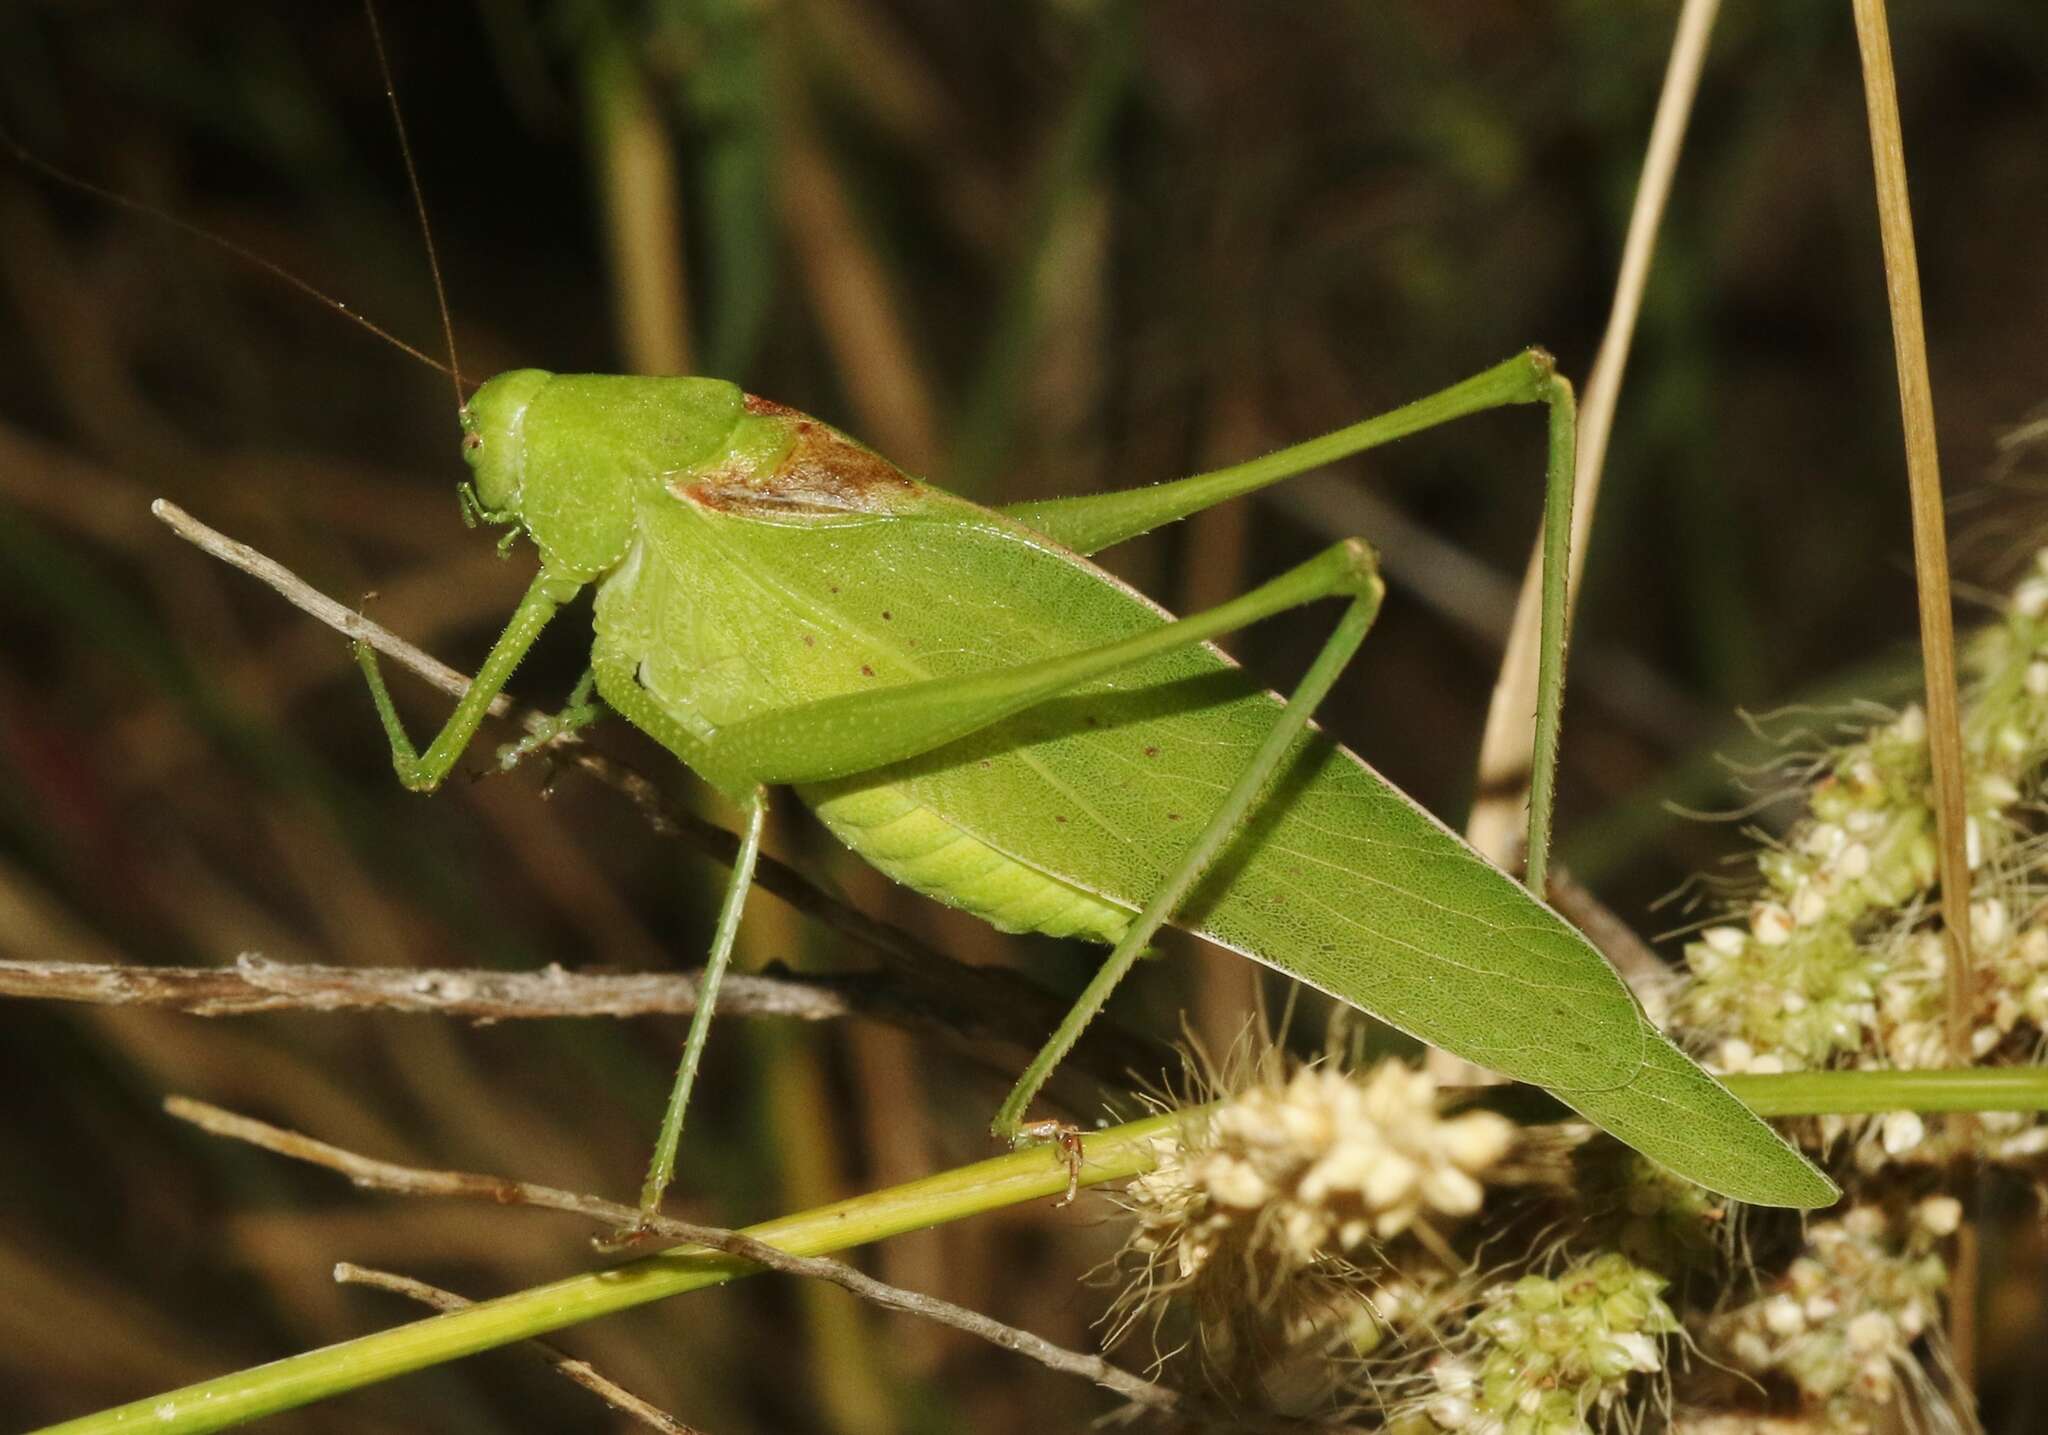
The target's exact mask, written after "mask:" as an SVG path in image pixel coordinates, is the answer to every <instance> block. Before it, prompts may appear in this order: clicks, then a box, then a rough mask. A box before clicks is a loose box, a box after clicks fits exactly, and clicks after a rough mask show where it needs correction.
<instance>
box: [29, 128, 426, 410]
mask: <svg viewBox="0 0 2048 1435" xmlns="http://www.w3.org/2000/svg"><path fill="white" fill-rule="evenodd" d="M0 148H4V149H6V150H7V151H8V152H9V153H11V154H12V155H13V156H14V157H15V158H16V159H18V160H20V161H21V162H22V163H23V164H24V165H26V166H28V168H30V169H32V170H34V171H35V172H36V173H37V174H40V175H42V176H43V177H44V178H45V179H49V180H52V181H54V182H55V183H57V184H61V185H63V186H65V187H66V188H67V189H75V190H77V191H78V192H79V193H81V194H86V195H90V196H91V197H92V198H94V199H97V200H99V201H100V202H101V203H102V204H111V205H113V206H115V207H116V208H118V209H125V210H127V211H129V212H130V213H131V214H139V215H141V216H142V217H143V218H145V219H153V220H155V221H156V222H157V223H159V224H168V225H169V226H171V228H173V229H175V230H178V231H179V232H181V233H184V234H189V235H191V236H192V237H193V238H194V239H203V240H205V241H206V242H207V243H208V244H211V245H212V246H213V247H214V248H216V249H221V250H225V251H226V252H227V253H229V254H232V255H233V256H234V257H235V258H237V259H239V260H241V261H242V262H243V263H244V264H253V265H254V266H255V267H256V268H258V269H261V270H262V271H264V272H265V273H266V274H269V275H270V276H271V277H272V278H274V279H281V280H283V281H284V282H285V283H286V284H289V285H291V287H292V288H294V289H296V290H298V291H299V292H300V293H301V294H304V295H305V296H306V297H307V298H309V299H312V300H314V301H315V302H316V303H320V304H324V305H326V306H327V307H328V308H329V309H332V310H333V311H334V312H335V313H337V314H339V315H341V317H342V318H344V319H346V320H348V321H349V322H350V323H351V324H355V325H357V326H359V327H361V328H363V329H367V330H369V332H371V333H372V334H375V335H376V336H377V337H378V338H380V339H382V340H383V341H384V342H385V343H387V344H389V345H390V346H391V347H392V348H394V349H397V350H398V351H399V352H400V353H404V354H409V355H411V356H412V357H413V358H415V359H418V360H419V361H420V362H421V363H423V364H425V365H426V366H427V367H428V368H430V369H438V370H440V371H441V372H442V373H444V374H453V373H454V372H455V370H454V368H453V367H452V366H451V365H448V364H444V363H442V362H441V361H440V360H439V359H436V358H434V357H433V356H432V355H430V354H426V353H423V352H422V351H421V350H419V349H415V348H414V347H413V346H412V345H410V344H408V343H406V342H405V340H403V339H401V338H399V337H398V336H397V335H396V334H393V333H392V332H391V331H390V330H388V329H384V328H381V327H379V326H378V325H376V324H374V323H372V322H371V321H370V320H368V319H366V318H364V317H363V316H362V315H361V314H358V313H357V312H356V311H355V310H353V309H351V308H349V306H348V305H346V304H344V303H342V301H341V300H339V299H337V298H335V297H334V296H333V295H331V294H325V293H322V292H321V291H320V290H318V289H315V288H314V287H313V286H312V285H311V284H308V283H307V282H306V281H305V280H303V279H301V278H300V277H299V276H298V275H296V274H294V273H292V272H291V270H289V269H287V268H285V267H284V266H283V265H282V264H279V263H277V262H276V261H275V260H272V259H265V258H264V257H263V256H262V255H261V254H258V253H257V252H256V251H255V250H253V249H248V248H245V247H244V246H242V245H240V244H237V243H235V241H234V240H232V239H226V238H223V237H222V236H220V235H218V234H215V233H214V232H213V231H212V230H210V229H202V228H200V227H199V226H198V225H196V224H193V223H192V222H191V221H189V220H184V219H180V218H178V216H177V215H175V214H172V213H170V212H169V211H168V210H163V209H159V208H157V207H156V206H155V205H153V204H145V203H144V202H143V201H141V200H139V199H131V198H129V197H128V196H127V195H125V194H121V193H118V192H116V191H114V190H111V189H108V188H106V187H105V186H104V185H98V184H94V183H93V182H92V181H91V180H89V179H84V178H81V177H80V176H78V175H75V174H73V173H71V172H70V171H69V170H66V169H61V168H59V167H58V166H56V165H54V164H52V163H50V161H48V160H46V159H44V158H43V157H42V156H40V155H37V154H34V153H32V152H30V151H29V150H28V149H27V148H26V147H24V146H23V145H22V144H21V142H20V141H19V140H17V139H15V137H14V136H13V135H12V134H10V133H8V132H7V131H6V130H5V129H0Z"/></svg>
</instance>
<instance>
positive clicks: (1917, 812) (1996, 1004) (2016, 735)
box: [1672, 550, 2048, 1165]
mask: <svg viewBox="0 0 2048 1435" xmlns="http://www.w3.org/2000/svg"><path fill="white" fill-rule="evenodd" d="M1970 668H1971V670H1972V674H1973V676H1972V681H1971V684H1970V688H1969V692H1968V693H1967V695H1966V699H1965V714H1964V750H1965V764H1966V767H1967V770H1968V772H1969V775H1970V778H1969V781H1970V786H1969V794H1968V806H1969V818H1968V826H1967V830H1966V846H1967V849H1968V851H1967V857H1968V861H1969V865H1970V867H1971V869H1972V871H1973V873H1974V874H1975V883H1974V889H1975V893H1976V898H1977V899H1976V900H1975V901H1973V903H1972V921H1971V941H1972V947H1973V973H1974V983H1973V1006H1972V1009H1971V1011H1970V1012H1969V1014H1968V1015H1969V1019H1970V1036H1969V1040H1970V1044H1971V1051H1972V1054H1973V1055H1974V1057H1975V1058H1976V1059H1977V1060H1979V1061H1986V1060H1989V1061H1993V1062H1999V1061H2032V1060H2035V1059H2037V1057H2038V1055H2039V1051H2040V1048H2041V1047H2042V1045H2043V1043H2044V1039H2048V927H2043V926H2041V925H2038V923H2039V921H2040V914H2039V913H2038V912H2036V911H2035V910H2034V908H2035V906H2036V905H2037V901H2038V892H2036V891H2034V890H2032V889H2030V888H2029V886H2028V882H2027V872H2028V869H2029V867H2030V865H2031V859H2032V858H2033V857H2034V856H2035V855H2036V852H2035V847H2036V846H2037V845H2038V839H2037V838H2030V823H2031V827H2034V828H2037V827H2038V823H2033V822H2031V819H2032V816H2033V815H2034V814H2037V813H2038V811H2039V809H2040V807H2041V799H2042V786H2043V784H2042V778H2041V767H2042V763H2043V759H2044V757H2048V550H2043V552H2042V553H2041V555H2039V557H2038V558H2037V560H2036V565H2035V569H2034V571H2033V572H2032V573H2031V574H2030V575H2029V576H2028V577H2027V578H2026V579H2025V581H2023V582H2022V583H2021V584H2020V585H2019V586H2018V588H2017V589H2016V590H2015V592H2014V594H2013V598H2012V601H2011V603H2010V605H2009V607H2008V611H2007V615H2006V619H2005V621H2004V622H2003V623H2000V624H1996V625H1994V626H1993V627H1992V628H1991V629H1989V630H1988V631H1987V632H1985V633H1984V634H1982V635H1981V636H1979V637H1978V638H1977V639H1976V640H1975V642H1974V643H1973V645H1972V648H1971V653H1970ZM1929 801H1930V776H1929V760H1928V756H1927V728H1926V719H1925V717H1924V715H1923V714H1922V713H1921V711H1920V710H1919V709H1918V708H1909V709H1907V710H1906V711H1905V712H1904V713H1903V714H1901V715H1899V716H1898V717H1896V718H1894V719H1892V720H1890V721H1887V722H1884V723H1881V724H1878V725H1876V726H1874V727H1872V728H1871V729H1869V730H1868V731H1867V732H1865V733H1864V734H1863V735H1862V736H1861V737H1860V738H1859V740H1857V741H1855V742H1853V743H1851V744H1849V745H1848V746H1846V747H1844V748H1842V749H1840V750H1839V751H1837V752H1835V753H1834V754H1833V755H1832V756H1831V757H1830V758H1829V760H1828V762H1827V764H1826V772H1825V775H1824V776H1823V777H1821V779H1820V780H1819V781H1818V782H1817V783H1815V784H1814V786H1813V787H1812V789H1811V791H1810V792H1809V793H1808V813H1807V815H1806V816H1805V817H1804V818H1802V819H1801V820H1800V821H1799V822H1798V823H1797V824H1795V825H1794V827H1793V828H1792V830H1791V831H1790V833H1789V834H1788V835H1787V837H1786V839H1785V841H1784V842H1783V844H1782V845H1779V846H1775V847H1772V848H1770V849H1768V850H1766V851H1765V852H1763V853H1762V854H1761V855H1760V856H1759V858H1758V869H1759V872H1760V874H1761V877H1762V890H1761V891H1760V892H1759V893H1758V894H1757V895H1756V897H1755V899H1754V900H1753V901H1751V902H1750V903H1749V904H1748V905H1747V907H1746V908H1744V909H1741V910H1739V911H1738V912H1734V913H1731V914H1730V916H1731V918H1733V920H1728V921H1724V922H1722V923H1720V924H1717V925H1714V926H1710V927H1708V928H1707V929H1706V930H1705V931H1703V932H1702V933H1701V934H1700V935H1699V937H1698V938H1697V939H1696V940H1694V941H1693V942H1691V943H1689V944H1688V945H1687V947H1686V953H1685V955H1686V966H1687V979H1686V981H1685V984H1684V985H1683V986H1682V988H1681V989H1680V991H1679V992H1678V994H1677V995H1676V997H1675V998H1674V1000H1673V1006H1672V1022H1673V1026H1674V1029H1675V1030H1676V1031H1677V1032H1678V1033H1679V1034H1681V1035H1682V1036H1683V1037H1685V1038H1686V1039H1688V1040H1690V1041H1691V1042H1692V1043H1693V1044H1694V1045H1696V1046H1697V1047H1699V1048H1700V1049H1702V1050H1703V1051H1705V1052H1706V1053H1707V1055H1708V1056H1709V1058H1710V1060H1711V1061H1712V1062H1713V1064H1715V1065H1716V1066H1718V1067H1719V1068H1720V1069H1721V1070H1723V1071H1728V1072H1755V1073H1767V1072H1779V1071H1794V1070H1802V1069H1808V1068H1813V1067H1821V1066H1852V1067H1865V1068H1873V1069H1881V1068H1917V1067H1935V1066H1946V1065H1949V1064H1950V1055H1949V1049H1948V1032H1947V1020H1946V1018H1947V1009H1948V985H1947V957H1946V952H1945V944H1946V939H1945V937H1944V935H1943V931H1942V927H1941V925H1940V917H1939V906H1938V904H1937V903H1935V902H1934V901H1932V900H1931V899H1930V898H1931V894H1932V893H1933V890H1934V888H1935V885H1936V865H1937V864H1936V851H1935V841H1936V838H1935V826H1934V821H1933V817H1932V813H1931V810H1930V807H1929ZM1851 1124H1852V1123H1846V1122H1843V1121H1841V1120H1830V1121H1825V1122H1821V1123H1817V1124H1815V1126H1814V1127H1813V1129H1814V1130H1815V1131H1816V1132H1818V1134H1819V1135H1820V1137H1821V1138H1822V1139H1823V1140H1826V1139H1830V1138H1832V1137H1833V1136H1836V1135H1839V1134H1841V1133H1842V1132H1843V1131H1844V1130H1845V1129H1848V1128H1849V1126H1850V1125H1851ZM1859 1129H1860V1127H1859ZM1981 1129H1982V1130H1983V1131H1984V1132H1985V1133H1986V1134H1987V1135H1988V1136H1989V1138H1990V1140H1991V1149H1990V1151H1989V1152H1988V1153H1987V1154H1990V1155H1993V1156H1994V1157H1999V1158H2003V1159H2012V1160H2017V1159H2021V1158H2023V1157H2026V1156H2032V1155H2039V1154H2042V1153H2043V1152H2044V1151H2048V1128H2044V1127H2043V1126H2042V1125H2041V1123H2040V1122H2038V1121H2037V1120H2036V1119H2034V1118H2031V1117H2027V1118H2018V1119H2002V1120H1998V1121H1992V1122H1989V1123H1987V1124H1986V1125H1985V1126H1983V1127H1982V1128H1981ZM2037 1133H2038V1134H2037ZM1924 1134H1925V1132H1924V1127H1921V1126H1920V1123H1919V1122H1918V1120H1917V1118H1908V1117H1899V1118H1893V1119H1891V1120H1890V1121H1888V1122H1887V1123H1886V1124H1885V1125H1884V1126H1883V1127H1882V1129H1880V1130H1878V1131H1876V1132H1875V1133H1874V1134H1873V1139H1870V1140H1866V1141H1864V1142H1863V1143H1862V1144H1861V1146H1860V1147H1859V1151H1858V1154H1859V1157H1861V1158H1862V1159H1863V1160H1864V1161H1865V1162H1866V1164H1871V1165H1878V1164H1882V1163H1884V1162H1885V1161H1887V1160H1896V1159H1906V1158H1916V1157H1917V1158H1921V1159H1927V1158H1932V1157H1933V1156H1936V1155H1938V1154H1939V1153H1938V1152H1937V1151H1936V1150H1935V1149H1934V1147H1933V1145H1932V1143H1929V1144H1926V1145H1923V1143H1922V1142H1921V1140H1920V1137H1921V1136H1923V1135H1924Z"/></svg>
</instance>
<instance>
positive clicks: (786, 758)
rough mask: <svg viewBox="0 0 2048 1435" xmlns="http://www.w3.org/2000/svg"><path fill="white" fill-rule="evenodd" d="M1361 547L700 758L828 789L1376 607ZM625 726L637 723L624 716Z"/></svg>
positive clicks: (834, 705) (761, 720) (745, 725)
mask: <svg viewBox="0 0 2048 1435" xmlns="http://www.w3.org/2000/svg"><path fill="white" fill-rule="evenodd" d="M1379 593H1380V580H1379V571H1378V565H1377V563H1376V562H1375V560H1374V559H1373V557H1372V552H1371V550H1370V549H1369V548H1367V547H1366V545H1365V544H1363V543H1360V542H1358V541H1356V540H1352V541H1348V542H1344V543H1338V544H1333V545H1332V546H1331V547H1329V548H1326V549H1324V550H1323V551H1322V552H1321V553H1319V554H1317V555H1316V556H1315V557H1314V558H1311V559H1309V560H1308V561H1307V562H1306V563H1303V564H1301V565H1300V566H1298V567H1296V568H1293V569H1290V570H1289V571H1288V572H1286V573H1283V574H1281V575H1280V576H1279V577H1277V578H1275V579H1273V580H1271V581H1270V582H1267V583H1263V584H1261V585H1259V586H1258V587H1257V588H1254V589H1253V590H1252V591H1251V592H1249V593H1245V594H1243V595H1241V596H1239V597H1237V598H1233V599H1231V600H1230V601H1229V602H1227V603H1222V604H1219V605H1217V606H1216V607H1214V608H1210V609H1207V610H1205V611H1203V612H1200V613H1196V614H1192V615H1190V616H1188V617H1185V618H1181V619H1178V620H1177V621H1174V622H1171V623H1166V624H1163V625H1161V626H1159V627H1156V628H1149V629H1146V630H1144V631H1142V632H1139V633H1135V634H1133V635H1131V636H1130V637H1127V638H1122V639H1119V640H1117V641H1115V642H1110V643H1105V644H1103V645H1101V646H1099V647H1093V648H1082V649H1079V650H1076V651H1074V652H1071V653H1061V654H1057V655H1055V656H1053V657H1050V658H1045V659H1041V660H1039V661H1036V662H1030V663H1023V664H1019V665H1017V666H1014V667H1008V668H999V669H996V670H995V671H992V672H987V673H978V674H974V675H971V676H965V677H950V678H933V679H930V680H928V681H924V682H915V683H903V684H899V685H896V686H893V687H887V688H882V689H879V690H876V691H872V692H861V693H848V694H842V695H840V696H837V697H830V698H822V699H820V700H818V701H816V702H811V703H804V704H801V705H799V706H796V707H791V708H785V709H782V710H780V711H777V712H770V713H765V714H762V715H761V716H758V717H753V718H749V719H747V720H745V721H743V722H739V723H735V724H733V725H732V726H731V727H728V728H725V729H723V730H721V731H720V732H718V733H717V734H715V735H713V736H712V737H710V738H708V739H707V740H706V741H705V742H704V744H703V750H704V753H705V756H706V758H707V759H708V760H710V761H711V762H712V763H713V764H714V766H715V767H716V768H717V769H718V770H720V771H728V772H734V773H742V774H744V775H745V776H746V779H747V781H748V782H750V783H791V782H796V783H801V782H823V781H830V780H833V779H835V778H841V777H847V776H851V775H853V774H855V773H860V772H871V771H874V770H875V769H877V768H882V767H886V766H888V765H889V764H891V763H895V762H901V761H904V760H906V759H909V758H913V757H918V756H921V755H922V754H924V753H927V752H931V751H934V750H936V749H937V748H940V747H942V746H944V745H945V744H947V743H949V742H953V741H955V740H957V739H959V738H963V737H966V736H969V735H970V734H973V733H976V732H979V731H981V730H983V729H984V728H988V727H991V726H993V725H994V724H996V723H998V722H1001V721H1003V720H1004V719H1005V718H1009V717H1013V716H1015V715H1016V714H1018V713H1021V712H1024V711H1026V710H1027V709H1030V708H1033V707H1036V706H1038V705H1039V704H1041V703H1044V702H1047V701H1049V700H1051V699H1054V698H1058V697H1062V696H1064V695H1066V694H1067V693H1070V692H1072V691H1074V690H1075V689H1076V688H1078V687H1080V686H1082V685H1083V684H1086V683H1090V682H1094V681H1096V680H1098V679H1102V678H1107V677H1112V676H1114V675H1116V674H1118V673H1120V672H1125V671H1128V670H1129V669H1131V668H1133V667H1136V666H1138V665H1140V664H1143V663H1146V662H1150V661H1151V660H1153V659H1155V658H1157V657H1159V656H1161V655H1162V654H1166V653H1171V652H1174V651H1176V650H1181V649H1185V648H1188V647H1191V646H1193V645H1195V644H1197V643H1203V642H1207V641H1209V640H1210V639H1212V638H1217V637H1221V636H1222V635H1224V634H1226V633H1231V632H1235V631H1237V630H1238V629H1240V628H1244V627H1248V626H1250V625H1251V624H1253V623H1256V622H1259V621H1260V620H1262V619H1265V618H1270V617H1273V616H1275V615H1277V614H1280V613H1284V612H1287V611H1289V610H1291V609H1294V608H1299V607H1302V606H1303V605H1305V604H1308V603H1314V602H1317V601H1319V600H1321V599H1325V598H1336V597H1352V598H1361V597H1369V598H1370V599H1371V600H1372V601H1373V602H1374V603H1377V602H1378V600H1379ZM629 716H630V715H629Z"/></svg>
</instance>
